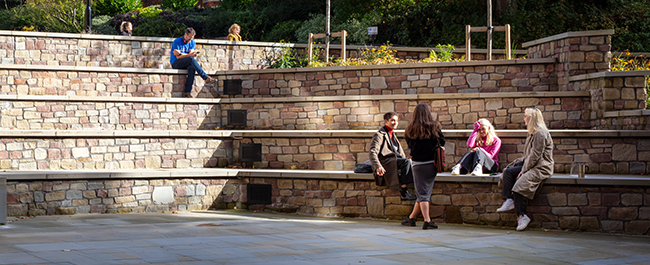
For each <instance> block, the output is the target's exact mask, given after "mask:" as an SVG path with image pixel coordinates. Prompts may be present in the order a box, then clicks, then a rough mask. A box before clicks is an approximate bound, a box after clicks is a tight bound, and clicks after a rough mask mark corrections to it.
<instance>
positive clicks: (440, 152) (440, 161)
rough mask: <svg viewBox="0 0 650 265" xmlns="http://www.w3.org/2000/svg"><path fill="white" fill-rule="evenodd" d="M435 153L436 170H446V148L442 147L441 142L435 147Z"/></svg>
mask: <svg viewBox="0 0 650 265" xmlns="http://www.w3.org/2000/svg"><path fill="white" fill-rule="evenodd" d="M433 155H434V157H435V158H434V159H435V161H434V163H435V165H436V170H438V172H443V171H445V166H446V164H445V158H446V156H445V150H444V149H442V146H440V144H437V145H436V147H434V148H433Z"/></svg>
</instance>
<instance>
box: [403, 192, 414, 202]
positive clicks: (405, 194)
mask: <svg viewBox="0 0 650 265" xmlns="http://www.w3.org/2000/svg"><path fill="white" fill-rule="evenodd" d="M415 199H417V198H416V197H415V195H413V194H410V193H409V191H408V190H403V191H402V200H415Z"/></svg>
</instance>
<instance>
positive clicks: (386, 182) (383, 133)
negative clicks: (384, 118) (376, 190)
mask: <svg viewBox="0 0 650 265" xmlns="http://www.w3.org/2000/svg"><path fill="white" fill-rule="evenodd" d="M395 139H396V140H397V150H398V151H399V155H400V156H402V158H406V154H404V149H402V145H401V144H400V143H399V140H398V139H397V136H395ZM370 162H372V171H373V175H374V176H375V183H376V184H377V186H395V185H399V174H398V169H397V156H396V155H395V152H393V144H392V143H391V141H390V136H388V131H387V130H386V126H382V127H381V129H379V131H377V132H376V133H375V135H374V136H372V142H371V143H370ZM379 166H383V167H384V169H385V170H386V173H384V176H377V174H376V172H377V171H376V170H377V168H378V167H379Z"/></svg>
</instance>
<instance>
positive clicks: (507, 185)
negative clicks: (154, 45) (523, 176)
mask: <svg viewBox="0 0 650 265" xmlns="http://www.w3.org/2000/svg"><path fill="white" fill-rule="evenodd" d="M520 172H521V167H520V166H519V167H511V168H508V169H506V170H504V171H503V179H502V180H501V184H502V186H503V190H501V195H502V196H503V199H504V200H505V199H513V200H514V201H515V213H516V214H517V216H519V215H523V214H526V207H527V206H528V198H526V197H524V196H523V195H521V194H519V193H516V192H513V191H512V187H514V186H515V182H517V176H519V173H520Z"/></svg>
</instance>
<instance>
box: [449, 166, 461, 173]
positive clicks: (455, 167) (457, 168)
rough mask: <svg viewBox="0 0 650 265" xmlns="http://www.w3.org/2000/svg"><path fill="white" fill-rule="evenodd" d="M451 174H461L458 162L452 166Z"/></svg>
mask: <svg viewBox="0 0 650 265" xmlns="http://www.w3.org/2000/svg"><path fill="white" fill-rule="evenodd" d="M451 174H452V175H460V165H458V164H456V165H455V166H454V167H453V168H451Z"/></svg>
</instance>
